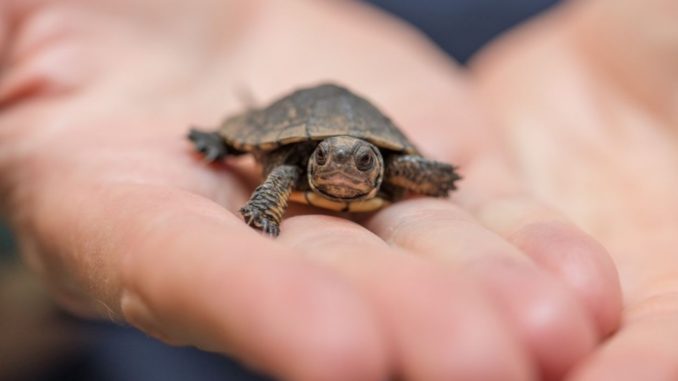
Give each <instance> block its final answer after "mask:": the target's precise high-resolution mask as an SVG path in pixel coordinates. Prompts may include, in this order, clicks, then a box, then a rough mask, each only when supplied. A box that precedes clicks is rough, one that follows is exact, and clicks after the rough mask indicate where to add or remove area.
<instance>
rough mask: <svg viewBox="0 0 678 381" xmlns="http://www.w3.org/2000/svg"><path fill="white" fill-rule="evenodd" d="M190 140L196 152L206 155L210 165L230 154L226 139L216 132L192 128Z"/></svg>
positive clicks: (189, 135) (189, 134)
mask: <svg viewBox="0 0 678 381" xmlns="http://www.w3.org/2000/svg"><path fill="white" fill-rule="evenodd" d="M188 139H189V140H190V141H192V142H193V146H194V147H195V150H196V151H198V152H200V153H201V154H203V155H204V157H205V161H206V162H208V163H211V162H213V161H215V160H218V159H222V158H223V157H225V156H226V155H227V154H228V153H229V149H228V146H226V143H225V142H224V139H222V138H221V136H219V134H218V133H216V132H204V131H200V130H197V129H195V128H191V131H190V132H189V133H188Z"/></svg>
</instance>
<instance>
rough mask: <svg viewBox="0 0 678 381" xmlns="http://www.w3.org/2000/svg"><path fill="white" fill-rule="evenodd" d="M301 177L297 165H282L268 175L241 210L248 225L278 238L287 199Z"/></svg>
mask: <svg viewBox="0 0 678 381" xmlns="http://www.w3.org/2000/svg"><path fill="white" fill-rule="evenodd" d="M300 175H301V169H300V168H299V167H297V166H295V165H280V166H277V167H275V168H273V170H272V171H271V172H270V173H269V174H268V176H267V177H266V180H265V181H264V182H263V183H262V184H261V185H259V186H258V187H257V189H255V190H254V193H252V196H251V197H250V200H249V201H247V204H245V206H243V207H242V208H240V214H242V216H243V218H244V219H245V222H247V224H248V225H250V226H252V227H254V228H256V229H259V230H262V231H263V232H264V233H266V234H268V235H270V236H272V237H277V236H278V234H280V221H281V220H282V217H283V214H285V210H287V199H288V198H289V196H290V192H291V191H292V187H293V186H294V184H295V183H296V182H297V180H298V178H299V176H300Z"/></svg>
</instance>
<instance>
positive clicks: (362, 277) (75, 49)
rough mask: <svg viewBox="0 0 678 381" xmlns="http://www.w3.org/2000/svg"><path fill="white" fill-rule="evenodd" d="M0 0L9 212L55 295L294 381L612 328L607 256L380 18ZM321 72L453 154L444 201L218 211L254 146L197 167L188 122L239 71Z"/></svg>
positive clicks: (559, 351)
mask: <svg viewBox="0 0 678 381" xmlns="http://www.w3.org/2000/svg"><path fill="white" fill-rule="evenodd" d="M6 4H9V8H7V9H5V13H4V17H5V19H6V20H8V21H7V22H11V23H12V24H11V25H12V27H13V28H12V29H13V30H14V31H15V33H16V35H15V36H14V41H13V44H12V45H11V50H9V51H8V54H7V57H6V60H7V62H8V67H9V68H10V69H9V71H8V72H7V73H6V76H5V77H4V79H3V81H2V83H0V104H2V106H3V108H4V113H3V114H2V117H1V118H2V119H0V123H1V126H0V134H1V138H0V144H2V147H0V152H1V155H2V157H1V158H0V172H2V173H3V174H4V175H3V183H2V191H3V195H6V196H7V197H6V203H5V204H6V205H5V206H6V208H7V210H9V212H10V215H11V216H12V217H13V219H14V223H15V226H16V227H17V230H18V233H19V235H20V238H21V242H22V245H23V251H24V253H25V255H26V258H27V261H28V262H29V263H30V264H31V265H32V267H33V268H34V269H36V270H37V271H38V272H39V273H40V274H41V275H42V276H43V278H44V279H45V280H46V281H47V283H48V284H49V285H50V286H51V287H52V288H53V289H54V293H55V294H56V295H57V296H58V297H59V298H60V300H61V302H62V303H63V304H64V305H66V306H68V307H69V308H71V309H72V310H74V311H76V312H79V313H81V314H85V315H104V316H109V317H110V318H111V319H113V320H125V321H129V322H130V323H132V324H133V325H135V326H137V327H139V328H141V329H142V330H144V331H145V332H147V333H149V334H151V335H154V336H156V337H159V338H161V339H163V340H164V341H166V342H170V343H175V344H191V345H196V346H199V347H201V348H203V349H207V350H213V351H219V352H223V353H230V354H232V355H234V356H235V357H237V358H238V359H240V360H243V361H245V362H246V363H247V364H250V365H253V366H256V367H258V368H261V369H263V370H264V371H266V372H268V373H271V374H273V375H275V376H278V377H280V378H283V379H293V380H333V379H337V380H346V379H351V380H362V379H366V380H367V379H369V380H372V379H383V378H384V377H385V376H386V375H387V374H394V373H397V374H399V375H402V376H404V377H405V378H406V379H408V380H427V381H430V380H438V379H441V380H442V379H445V380H446V379H463V380H476V379H477V380H494V379H497V380H525V379H532V377H533V376H534V373H535V372H536V371H535V368H539V370H540V371H541V372H543V373H544V374H545V375H546V376H547V377H551V378H556V377H557V376H558V375H560V374H562V373H563V372H565V371H566V369H567V368H568V367H569V366H570V365H571V364H572V363H573V362H575V361H576V360H577V359H579V358H581V357H582V356H583V355H584V354H586V353H587V352H588V351H590V350H591V349H592V347H593V345H594V343H595V342H596V340H597V339H598V338H600V337H602V336H604V335H606V334H608V333H610V332H611V331H612V330H614V328H615V326H616V324H617V316H618V305H619V299H618V290H617V283H616V274H615V270H614V268H613V267H612V266H611V263H609V261H608V259H607V256H606V254H605V252H604V250H603V249H602V248H600V247H599V246H597V245H596V244H595V242H593V241H592V240H591V239H590V238H588V237H587V236H585V235H583V234H582V233H581V232H579V231H578V230H577V229H576V228H574V227H573V226H572V225H570V224H569V223H568V222H566V221H565V220H564V219H562V218H561V217H560V216H558V215H557V214H555V213H553V212H552V211H549V210H548V209H547V208H545V207H543V206H541V205H539V204H538V203H537V202H535V201H534V200H532V199H531V198H529V197H528V196H527V195H525V194H524V192H522V190H521V189H520V186H519V184H518V183H517V182H516V181H515V179H514V176H513V175H512V171H511V169H510V168H508V167H507V166H506V165H505V163H504V162H503V156H502V151H501V148H500V146H499V144H498V142H497V141H496V139H495V138H494V135H493V134H494V133H493V132H492V131H490V130H489V129H488V126H489V124H488V123H487V121H486V120H484V119H483V112H481V111H480V109H479V108H478V107H477V105H476V104H475V98H474V94H473V91H472V89H471V87H470V85H469V83H468V82H467V79H466V78H465V77H464V74H463V73H462V72H461V71H460V70H458V69H457V68H455V67H453V66H452V65H451V64H450V62H449V61H448V60H447V59H446V58H444V57H442V56H441V55H439V54H438V53H437V52H436V51H435V50H434V49H431V47H429V46H428V45H427V44H426V43H425V42H422V41H421V39H420V38H419V37H418V36H417V35H416V34H414V33H412V32H411V31H409V30H407V29H406V28H405V27H403V26H402V25H400V24H398V23H397V22H395V21H393V20H391V19H388V18H385V17H384V16H382V15H380V14H378V13H376V12H373V11H371V10H369V9H365V8H363V7H362V6H360V5H356V4H352V3H339V2H337V3H333V2H327V3H321V2H304V1H300V2H287V3H286V4H285V5H284V6H283V5H281V4H278V3H277V2H262V3H258V2H248V3H247V5H243V2H223V1H208V0H204V1H201V2H195V1H194V2H191V3H190V4H188V2H181V1H175V2H167V1H155V2H153V1H144V2H143V3H142V2H137V1H104V0H99V1H75V0H74V1H63V2H42V1H35V2H24V1H22V2H11V3H6ZM142 4H143V6H142ZM6 6H7V5H6ZM347 20H350V22H347ZM7 22H6V23H4V25H8V24H7ZM410 74H416V77H415V76H414V75H410ZM328 78H329V79H332V80H336V81H338V82H340V83H345V84H347V85H348V86H349V87H351V88H353V89H355V90H356V91H357V92H359V93H361V94H365V95H366V96H367V97H368V98H370V99H372V100H375V102H376V103H377V104H379V105H380V106H382V107H383V108H384V110H385V111H386V113H387V114H389V115H392V116H393V117H394V119H395V120H396V121H397V122H398V123H399V125H401V126H402V127H403V129H404V130H406V132H408V134H409V135H410V136H411V137H412V139H413V140H414V141H415V142H416V143H418V144H419V145H420V146H421V147H422V148H423V149H424V151H425V152H427V153H429V154H430V155H431V156H433V157H435V158H438V159H441V160H445V161H450V162H453V163H455V164H458V165H460V166H461V167H462V170H463V174H464V176H465V180H464V181H463V182H462V183H461V185H460V186H461V190H460V191H459V192H457V193H456V194H455V196H454V202H447V201H441V200H430V199H418V200H412V201H406V202H401V203H398V204H397V205H394V206H392V207H390V208H388V209H386V210H384V211H382V212H379V213H377V214H375V215H374V216H373V217H372V218H370V219H369V220H367V221H364V224H363V225H360V224H356V223H353V222H350V221H347V220H344V219H338V218H334V217H331V216H319V215H303V216H297V217H292V218H289V219H287V220H286V221H284V222H283V228H282V230H283V233H282V234H281V236H280V237H279V239H277V240H275V241H272V240H269V239H266V238H265V237H262V236H261V235H260V234H258V233H256V232H254V231H252V230H251V229H250V228H248V227H247V226H245V224H244V223H243V222H242V221H241V220H240V219H239V218H238V217H236V215H235V214H234V213H229V212H227V211H225V210H224V207H225V208H226V210H228V211H231V212H234V211H237V209H238V208H239V207H240V206H242V204H243V203H244V202H245V201H246V200H247V198H248V196H249V193H250V192H251V190H252V188H253V185H254V184H255V183H256V180H254V179H253V178H252V176H251V173H253V169H254V168H253V167H252V163H251V162H249V163H248V162H230V163H228V164H226V165H224V166H214V167H207V166H205V165H203V164H202V163H201V162H200V160H199V159H198V158H197V156H196V155H194V154H191V153H190V150H191V149H190V145H189V144H188V142H186V141H185V139H184V135H185V133H186V130H187V128H188V125H189V124H198V125H202V126H206V125H211V124H212V125H213V124H214V123H215V122H216V121H218V120H220V119H221V118H222V117H223V115H224V114H228V113H231V112H236V111H239V110H240V108H241V107H242V105H241V104H240V102H238V100H237V96H236V94H237V90H238V89H240V88H242V87H246V88H247V89H249V91H251V92H252V93H253V94H254V95H255V96H256V97H257V98H258V99H266V100H267V99H270V98H271V97H273V96H275V95H280V94H283V93H286V92H288V91H289V90H290V89H292V88H295V87H298V86H299V85H301V84H308V83H311V82H318V81H321V80H326V79H328ZM478 218H482V219H483V220H486V221H491V222H493V223H494V224H493V225H491V226H492V227H493V228H495V230H494V231H493V230H490V229H488V228H486V227H485V226H483V225H481V224H480V223H478V222H477V219H478ZM488 226H490V224H488ZM365 227H367V229H366V228H365ZM499 227H500V228H499ZM554 234H557V236H558V239H557V240H554V239H552V238H553V235H554ZM464 273H466V274H464ZM554 278H555V279H554Z"/></svg>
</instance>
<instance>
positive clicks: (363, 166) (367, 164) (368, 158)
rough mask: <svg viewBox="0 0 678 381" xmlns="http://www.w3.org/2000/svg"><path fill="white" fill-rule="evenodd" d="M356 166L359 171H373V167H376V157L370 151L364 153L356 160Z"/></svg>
mask: <svg viewBox="0 0 678 381" xmlns="http://www.w3.org/2000/svg"><path fill="white" fill-rule="evenodd" d="M355 164H356V166H357V167H358V169H359V170H361V171H363V172H364V171H368V170H370V169H372V166H373V165H374V157H373V156H372V154H371V153H370V152H369V151H366V152H363V153H360V154H358V157H357V158H356V163H355Z"/></svg>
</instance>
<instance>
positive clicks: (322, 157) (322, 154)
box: [315, 146, 327, 165]
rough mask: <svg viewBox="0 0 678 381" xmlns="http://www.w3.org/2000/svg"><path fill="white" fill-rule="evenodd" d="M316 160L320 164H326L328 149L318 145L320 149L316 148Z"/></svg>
mask: <svg viewBox="0 0 678 381" xmlns="http://www.w3.org/2000/svg"><path fill="white" fill-rule="evenodd" d="M315 162H316V163H317V164H318V165H325V163H326V162H327V151H325V148H323V147H322V146H318V149H316V150H315Z"/></svg>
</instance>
